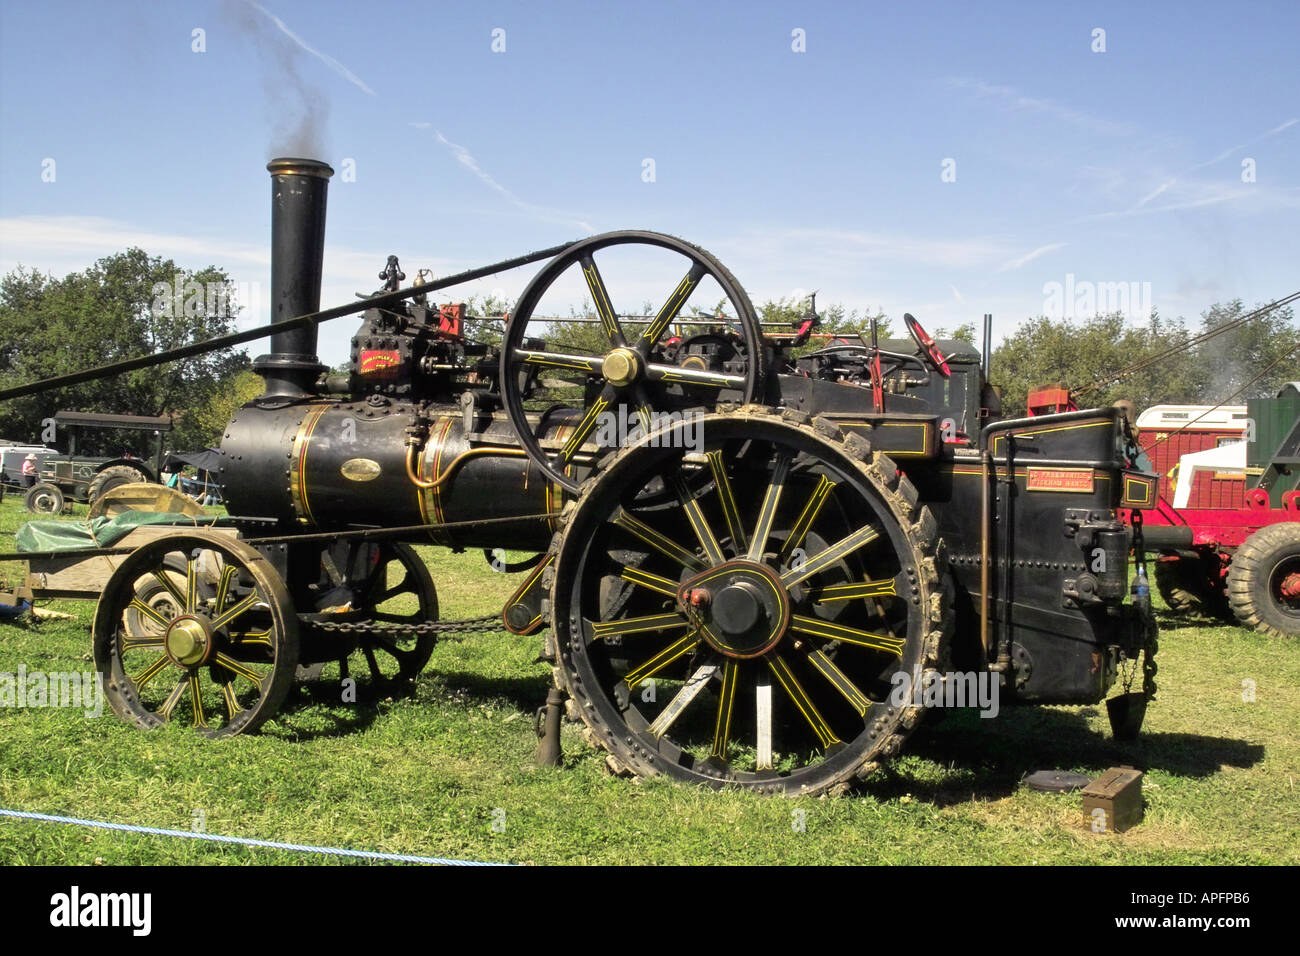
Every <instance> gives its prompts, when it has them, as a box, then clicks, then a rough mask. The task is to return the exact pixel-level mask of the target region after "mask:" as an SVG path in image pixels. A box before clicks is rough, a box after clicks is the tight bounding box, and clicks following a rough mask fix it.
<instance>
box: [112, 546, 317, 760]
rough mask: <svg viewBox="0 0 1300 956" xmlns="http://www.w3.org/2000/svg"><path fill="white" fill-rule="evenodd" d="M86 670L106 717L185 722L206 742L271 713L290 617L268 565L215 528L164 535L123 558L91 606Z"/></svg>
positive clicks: (288, 653) (291, 641) (144, 723)
mask: <svg viewBox="0 0 1300 956" xmlns="http://www.w3.org/2000/svg"><path fill="white" fill-rule="evenodd" d="M94 651H95V668H96V670H98V671H99V673H100V675H101V676H102V678H103V681H104V693H105V697H106V698H107V700H108V703H109V705H110V706H111V707H112V708H113V711H114V712H115V713H116V714H117V715H118V716H119V717H121V718H123V719H124V720H126V721H128V722H130V723H133V724H135V725H136V726H137V727H139V728H141V729H145V730H148V729H151V728H154V727H159V726H161V725H162V724H164V723H167V722H168V721H172V720H184V721H187V722H189V723H190V725H191V726H193V727H194V728H195V729H196V730H198V731H199V732H200V733H202V734H204V735H205V736H208V737H228V736H231V735H234V734H239V733H243V732H245V731H249V730H253V729H255V728H256V727H258V726H259V725H260V724H262V723H263V722H264V721H266V720H267V719H268V718H270V717H271V716H272V715H273V714H274V713H275V712H276V711H277V710H278V709H279V707H280V704H281V703H282V702H283V700H284V697H285V695H286V694H287V693H288V691H289V687H290V685H291V684H292V683H293V676H294V670H295V668H296V667H297V663H298V621H297V618H296V617H295V616H294V613H293V603H292V601H291V599H290V597H289V593H288V591H287V590H286V589H285V586H284V584H283V582H282V581H281V580H280V577H279V575H277V574H276V572H275V569H274V568H273V567H272V566H271V564H270V562H269V561H267V560H266V558H264V557H263V556H262V555H261V554H259V553H258V552H257V551H255V550H253V549H252V548H250V547H249V546H248V545H246V544H243V543H242V542H240V541H238V540H236V539H235V538H233V537H230V536H228V535H223V534H217V533H214V532H203V531H186V532H179V533H176V534H169V535H167V536H166V537H162V538H158V539H157V540H155V541H151V542H149V543H148V544H144V545H141V546H140V547H139V548H137V549H136V550H135V551H132V552H131V553H130V554H129V555H127V557H126V559H125V560H124V561H123V562H122V563H121V564H120V565H119V566H118V567H117V569H116V570H115V571H114V572H113V574H112V575H111V576H110V577H109V579H108V584H107V585H106V586H105V587H104V591H103V594H102V595H101V596H100V599H99V604H98V605H97V606H96V608H95V623H94Z"/></svg>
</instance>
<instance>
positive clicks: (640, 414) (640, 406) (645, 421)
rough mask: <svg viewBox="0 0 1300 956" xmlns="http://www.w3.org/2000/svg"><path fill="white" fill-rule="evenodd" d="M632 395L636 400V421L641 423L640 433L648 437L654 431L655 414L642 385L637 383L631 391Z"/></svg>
mask: <svg viewBox="0 0 1300 956" xmlns="http://www.w3.org/2000/svg"><path fill="white" fill-rule="evenodd" d="M632 395H633V397H634V398H635V399H636V419H637V421H638V422H640V423H641V431H642V432H643V433H645V434H646V435H649V434H650V432H651V431H652V430H653V429H654V424H655V412H654V407H653V406H652V405H651V404H650V397H649V394H648V393H647V392H646V388H645V385H644V383H642V382H637V383H636V385H635V386H634V387H633V389H632Z"/></svg>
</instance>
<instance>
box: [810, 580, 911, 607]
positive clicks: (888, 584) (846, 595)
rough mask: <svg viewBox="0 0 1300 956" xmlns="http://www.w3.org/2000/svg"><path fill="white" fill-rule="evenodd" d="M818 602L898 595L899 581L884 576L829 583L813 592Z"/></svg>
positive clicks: (826, 602) (814, 598)
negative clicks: (842, 582)
mask: <svg viewBox="0 0 1300 956" xmlns="http://www.w3.org/2000/svg"><path fill="white" fill-rule="evenodd" d="M812 597H813V600H814V601H816V602H817V603H818V604H833V603H835V602H836V601H855V600H858V599H859V598H862V599H871V598H893V597H898V581H897V579H895V578H884V579H882V580H879V581H872V580H866V581H853V582H850V583H849V584H828V585H827V586H826V587H824V588H816V589H815V590H814V591H813V594H812Z"/></svg>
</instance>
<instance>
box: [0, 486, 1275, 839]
mask: <svg viewBox="0 0 1300 956" xmlns="http://www.w3.org/2000/svg"><path fill="white" fill-rule="evenodd" d="M82 511H83V512H84V509H82ZM28 517H29V516H27V515H26V514H24V513H23V511H22V506H21V501H20V500H18V499H16V498H14V497H12V496H10V497H7V498H6V499H5V500H4V501H3V502H0V548H2V549H3V550H10V547H11V544H12V534H13V531H14V530H15V529H16V528H17V527H18V526H19V525H20V524H21V523H22V522H23V521H25V520H27V518H28ZM425 553H426V556H427V558H428V561H429V564H430V567H431V569H432V571H433V575H434V579H435V580H436V581H437V582H438V585H439V589H440V595H441V600H442V605H443V615H444V617H449V618H451V617H470V616H475V615H479V614H484V613H489V612H492V611H495V610H498V609H499V608H500V607H501V604H502V601H503V599H504V597H505V596H506V595H507V594H508V593H509V592H510V591H511V590H512V589H513V587H514V586H515V584H516V580H517V579H509V578H507V577H505V576H503V575H498V574H495V573H494V572H492V571H491V570H490V569H488V568H487V565H486V562H485V561H484V560H483V557H482V555H481V554H478V553H477V552H475V553H467V554H462V555H453V554H450V553H449V552H447V551H444V550H436V549H428V550H427V551H426V552H425ZM21 567H22V566H21V565H20V564H12V563H10V564H2V565H0V578H4V579H6V580H7V581H8V582H9V583H11V584H12V583H16V580H17V578H18V576H19V575H20V573H21ZM49 606H50V607H52V608H53V609H56V610H63V611H67V612H69V613H72V614H74V615H75V619H74V620H71V621H57V622H55V621H51V622H45V623H42V624H39V625H35V626H33V625H32V624H30V623H18V624H12V623H0V671H7V672H13V671H15V670H16V669H17V668H18V666H19V665H20V664H21V665H25V666H26V667H27V668H28V669H42V670H52V671H67V670H89V669H90V668H91V667H92V665H91V663H90V653H89V652H90V642H89V634H88V627H89V623H90V619H91V613H92V610H93V607H92V605H91V604H89V603H85V602H72V601H68V602H52V603H51V604H50V605H49ZM1161 624H1162V628H1163V630H1162V634H1161V651H1160V656H1159V658H1158V660H1159V663H1160V674H1159V683H1160V695H1159V699H1158V700H1157V701H1156V702H1155V703H1154V704H1152V706H1151V708H1150V709H1149V711H1148V714H1147V722H1146V729H1145V732H1144V734H1143V736H1142V739H1141V740H1139V741H1138V742H1136V743H1133V744H1120V743H1116V742H1114V741H1112V740H1111V739H1110V737H1109V731H1108V729H1107V722H1106V717H1105V709H1104V707H1100V706H1099V707H1039V708H1031V707H1025V708H1016V709H1005V710H1004V711H1003V713H1002V715H1001V716H1000V717H999V718H997V719H995V720H981V719H979V718H978V716H977V715H976V713H975V712H958V713H955V714H952V715H950V716H948V717H947V719H945V720H943V721H940V722H934V723H932V724H926V725H923V726H922V727H921V728H920V729H919V730H918V731H917V732H916V733H915V734H914V735H913V736H912V737H911V738H910V740H909V742H908V745H907V748H906V751H905V754H904V756H902V757H901V758H900V759H898V760H897V761H895V763H894V764H893V766H892V767H891V768H889V770H888V771H881V772H879V773H877V774H876V775H875V776H874V777H873V778H872V779H871V780H869V781H868V782H867V784H866V785H865V786H864V788H863V789H862V791H861V792H860V793H858V794H856V795H855V796H852V797H848V798H841V799H823V800H811V799H809V800H781V799H773V798H758V797H753V796H748V795H746V794H741V793H731V792H729V793H714V792H710V791H705V790H702V789H697V788H690V787H680V786H675V785H672V784H669V783H666V782H663V781H641V782H637V781H632V780H627V779H620V778H614V777H611V776H609V775H607V773H606V772H605V770H604V766H603V760H602V758H601V756H600V755H598V754H596V753H595V752H594V751H591V750H590V749H588V748H587V747H586V746H585V745H584V744H583V743H582V742H581V740H580V735H579V732H578V729H577V728H576V727H574V726H573V725H566V727H565V730H564V735H563V736H564V748H565V768H564V769H563V770H560V771H554V770H548V769H541V768H538V767H536V766H534V765H533V762H532V756H533V750H534V747H535V745H536V738H535V737H534V736H533V731H532V714H533V712H534V710H535V709H536V708H537V706H538V705H539V704H540V703H541V702H542V700H543V698H544V696H545V692H546V686H547V681H548V673H547V668H546V667H545V666H544V665H541V664H537V663H535V662H534V658H535V657H536V654H537V650H538V641H537V639H532V638H516V637H513V636H510V635H507V634H505V633H504V632H502V633H497V634H489V635H477V636H471V637H466V638H459V639H456V640H454V641H448V642H444V643H441V644H439V646H438V647H437V649H436V650H435V651H434V655H433V660H432V661H431V663H430V665H429V667H428V668H427V669H426V671H425V673H424V674H423V675H422V676H421V678H420V680H419V683H418V685H417V689H416V693H415V695H414V696H413V697H411V698H408V699H397V700H393V701H380V702H375V703H373V704H370V705H364V706H358V705H344V704H342V703H341V702H335V700H336V698H335V695H334V691H333V690H332V689H331V687H332V686H333V687H337V685H336V684H335V685H330V684H329V683H328V681H326V682H323V683H321V684H318V685H315V689H314V690H309V689H306V688H299V689H295V691H294V692H293V694H292V695H291V697H290V701H289V703H288V705H287V706H286V707H285V708H284V710H282V711H281V713H280V715H279V716H278V717H277V718H276V719H275V720H273V721H272V722H270V723H269V724H267V725H266V726H265V727H264V728H263V729H262V731H261V732H259V733H257V734H255V735H249V736H247V737H238V738H234V739H230V740H225V741H217V742H213V741H205V740H201V739H198V738H197V737H195V736H194V735H193V734H192V733H191V732H190V731H189V730H188V729H187V728H185V727H181V726H171V727H167V728H165V729H163V730H160V731H156V732H153V733H148V734H146V733H141V732H139V731H136V730H132V729H130V728H128V727H127V726H126V725H125V724H124V723H122V722H121V721H119V720H118V719H117V718H116V717H115V716H114V715H113V714H112V713H111V712H109V711H107V710H106V712H105V715H104V716H103V717H102V718H100V719H97V720H87V719H85V718H84V717H83V716H82V714H81V712H80V711H78V710H68V709H48V710H17V709H11V708H3V709H0V806H2V807H5V808H8V809H15V810H30V811H38V812H44V813H58V814H67V815H71V816H79V817H91V818H95V819H103V820H112V821H117V822H129V823H137V824H144V825H150V826H157V827H169V828H179V829H190V828H191V826H192V823H193V820H194V819H195V811H196V810H200V811H202V812H203V814H204V815H205V817H206V826H207V830H208V831H209V832H211V833H221V834H235V835H241V836H249V837H256V838H262V839H271V840H283V841H288V842H295V843H309V844H322V845H329V846H343V847H350V848H356V849H367V850H379V851H386V852H402V853H416V854H422V855H430V856H445V857H457V858H465V859H480V860H496V861H512V862H537V863H587V862H593V863H594V862H612V863H940V864H942V863H1033V862H1037V863H1146V864H1168V863H1175V864H1192V863H1236V864H1248V863H1270V864H1273V863H1290V864H1295V863H1297V862H1300V792H1297V790H1296V784H1297V780H1296V778H1297V777H1300V740H1298V739H1297V737H1298V735H1297V733H1296V730H1297V725H1298V724H1300V690H1298V689H1297V688H1300V645H1297V644H1296V643H1295V642H1289V643H1283V642H1277V641H1273V640H1270V639H1267V638H1265V637H1262V636H1260V635H1256V634H1251V633H1248V632H1246V631H1243V630H1240V629H1238V628H1233V627H1222V626H1216V625H1213V624H1211V623H1210V622H1206V621H1197V620H1181V621H1175V620H1174V619H1173V618H1170V617H1169V616H1168V615H1167V614H1164V613H1163V612H1162V614H1161ZM330 673H331V672H330V671H328V670H327V672H326V676H327V677H328V676H329V675H330ZM1245 679H1251V680H1253V681H1255V682H1256V693H1257V700H1256V701H1255V702H1254V703H1246V702H1244V701H1243V700H1242V681H1243V680H1245ZM1126 763H1127V764H1133V765H1136V766H1139V767H1141V768H1143V769H1145V770H1146V771H1147V773H1146V778H1145V781H1144V792H1145V796H1146V800H1147V811H1146V819H1145V822H1144V823H1143V824H1142V825H1141V826H1140V827H1137V828H1136V829H1134V830H1131V831H1129V832H1128V833H1125V834H1121V835H1111V836H1107V835H1096V834H1093V833H1090V832H1088V831H1087V830H1086V829H1084V828H1083V826H1082V812H1081V809H1080V798H1079V795H1078V794H1073V795H1060V794H1041V793H1034V792H1031V791H1029V790H1027V789H1025V788H1023V787H1021V786H1020V785H1019V781H1020V779H1021V777H1022V776H1023V774H1024V773H1025V772H1027V771H1029V770H1034V769H1040V768H1059V769H1069V770H1077V771H1082V772H1085V773H1091V774H1096V773H1098V772H1100V771H1101V770H1103V769H1105V768H1106V767H1109V766H1112V765H1118V764H1126ZM497 810H503V811H504V818H503V822H504V831H503V832H499V833H498V832H494V831H493V828H492V823H493V819H494V816H493V814H494V811H497ZM796 810H802V811H804V814H805V816H804V820H805V823H806V828H805V830H804V831H803V832H798V831H797V830H796V829H795V827H794V826H793V823H794V822H795V819H796V816H795V814H794V811H796ZM498 818H499V815H498ZM322 861H324V862H330V861H331V860H330V858H324V857H320V856H315V855H302V854H294V853H288V852H282V851H275V850H262V849H248V848H240V847H229V846H221V845H213V844H207V843H199V842H197V841H189V840H179V839H174V838H166V837H154V836H144V835H138V834H124V833H112V832H105V831H99V830H89V829H86V828H82V827H75V826H62V825H51V824H43V823H34V822H20V821H14V820H10V819H3V820H0V863H6V864H13V863H43V864H53V863H57V864H89V863H95V862H102V863H104V864H158V863H182V864H187V863H320V862H322Z"/></svg>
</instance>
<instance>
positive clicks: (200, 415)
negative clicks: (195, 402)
mask: <svg viewBox="0 0 1300 956" xmlns="http://www.w3.org/2000/svg"><path fill="white" fill-rule="evenodd" d="M265 385H266V383H265V382H263V381H262V376H260V375H258V374H257V373H256V372H254V371H253V370H252V369H251V368H246V369H243V370H242V371H239V372H236V373H235V374H234V375H231V376H230V377H229V378H228V379H227V380H226V382H225V386H224V387H223V388H221V389H219V390H216V391H213V392H212V394H210V395H209V396H208V400H207V401H206V402H204V403H203V404H202V405H201V406H199V407H198V408H197V409H195V410H194V411H193V413H192V414H193V427H194V441H192V442H190V443H187V444H180V443H175V445H174V447H175V448H176V449H177V450H182V449H190V448H192V447H193V448H208V447H211V446H215V445H217V444H219V443H220V441H221V436H222V434H223V433H224V432H225V430H226V425H227V424H229V422H230V419H231V418H232V417H233V416H234V414H235V412H236V411H237V410H238V409H239V407H240V406H242V405H245V404H247V403H248V402H251V401H252V400H253V399H255V398H257V396H258V395H261V394H262V389H263V388H264V387H265Z"/></svg>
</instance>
